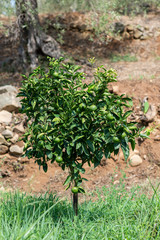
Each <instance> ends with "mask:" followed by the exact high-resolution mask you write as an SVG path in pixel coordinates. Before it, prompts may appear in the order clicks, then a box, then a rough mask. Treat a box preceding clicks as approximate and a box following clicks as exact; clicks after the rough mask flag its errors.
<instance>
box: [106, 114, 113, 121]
mask: <svg viewBox="0 0 160 240" xmlns="http://www.w3.org/2000/svg"><path fill="white" fill-rule="evenodd" d="M106 117H107V119H108V120H110V121H111V120H113V119H114V117H113V115H112V114H111V113H108V114H107V116H106Z"/></svg>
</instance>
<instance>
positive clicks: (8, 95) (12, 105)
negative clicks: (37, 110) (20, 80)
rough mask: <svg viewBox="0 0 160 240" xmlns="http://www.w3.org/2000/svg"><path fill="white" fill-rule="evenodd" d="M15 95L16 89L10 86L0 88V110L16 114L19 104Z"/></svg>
mask: <svg viewBox="0 0 160 240" xmlns="http://www.w3.org/2000/svg"><path fill="white" fill-rule="evenodd" d="M17 94H18V91H17V89H16V88H15V87H13V86H11V85H6V86H3V87H0V110H7V111H9V112H12V111H15V112H18V110H19V108H20V107H21V104H20V100H19V98H17Z"/></svg>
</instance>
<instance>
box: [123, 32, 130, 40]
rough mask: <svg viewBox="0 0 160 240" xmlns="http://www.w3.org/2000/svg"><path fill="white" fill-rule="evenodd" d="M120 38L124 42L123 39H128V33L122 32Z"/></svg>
mask: <svg viewBox="0 0 160 240" xmlns="http://www.w3.org/2000/svg"><path fill="white" fill-rule="evenodd" d="M122 37H123V39H124V40H125V39H130V37H131V36H130V34H129V33H128V32H124V33H123V34H122Z"/></svg>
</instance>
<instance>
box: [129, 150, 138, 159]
mask: <svg viewBox="0 0 160 240" xmlns="http://www.w3.org/2000/svg"><path fill="white" fill-rule="evenodd" d="M135 154H136V155H138V154H139V151H138V150H137V149H134V151H133V150H130V154H129V159H130V158H131V157H132V156H133V155H135Z"/></svg>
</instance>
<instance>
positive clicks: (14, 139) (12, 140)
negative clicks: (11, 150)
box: [10, 133, 19, 143]
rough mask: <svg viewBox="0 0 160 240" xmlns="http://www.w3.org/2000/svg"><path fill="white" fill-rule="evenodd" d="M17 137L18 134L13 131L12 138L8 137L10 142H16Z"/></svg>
mask: <svg viewBox="0 0 160 240" xmlns="http://www.w3.org/2000/svg"><path fill="white" fill-rule="evenodd" d="M18 139H19V135H18V134H17V133H14V135H13V138H11V139H10V141H11V143H16V142H17V141H18Z"/></svg>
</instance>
